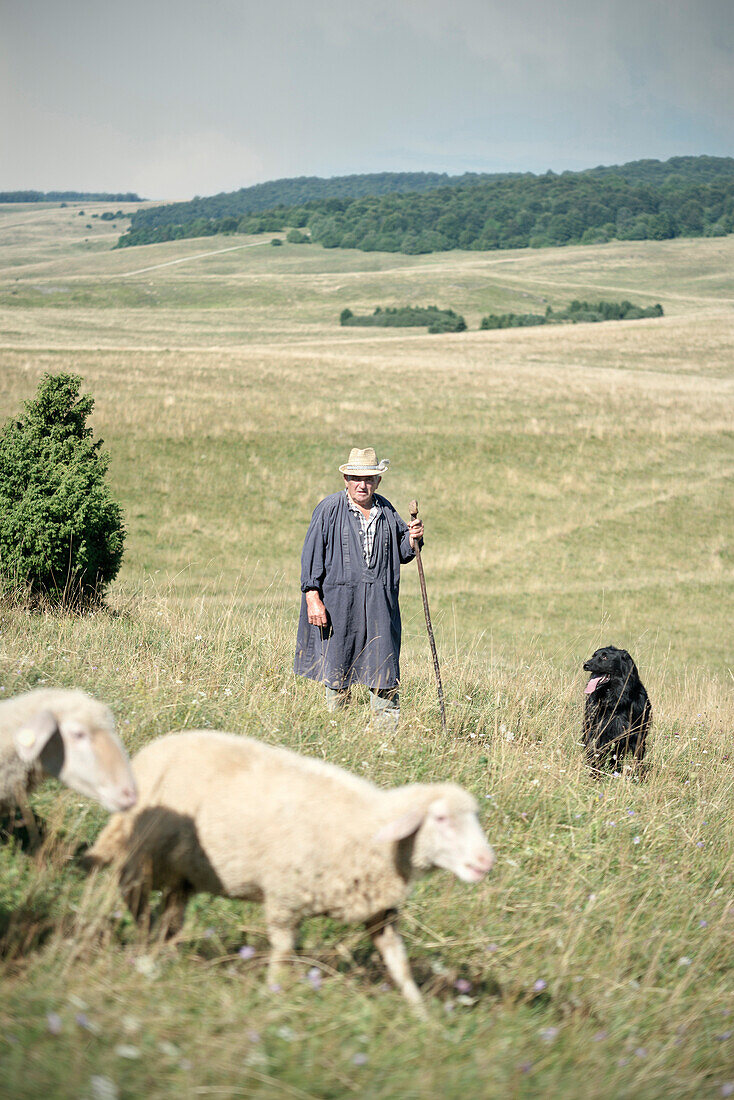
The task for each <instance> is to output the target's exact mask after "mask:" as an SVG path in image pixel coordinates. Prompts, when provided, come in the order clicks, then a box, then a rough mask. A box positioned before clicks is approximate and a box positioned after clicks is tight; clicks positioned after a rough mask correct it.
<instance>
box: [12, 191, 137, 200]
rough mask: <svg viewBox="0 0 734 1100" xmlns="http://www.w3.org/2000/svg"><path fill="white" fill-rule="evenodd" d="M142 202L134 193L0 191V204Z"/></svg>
mask: <svg viewBox="0 0 734 1100" xmlns="http://www.w3.org/2000/svg"><path fill="white" fill-rule="evenodd" d="M80 201H82V202H143V201H144V200H143V199H141V198H140V195H137V194H136V193H135V192H134V191H125V192H123V191H120V192H119V193H118V192H109V191H0V202H80Z"/></svg>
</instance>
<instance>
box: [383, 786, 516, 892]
mask: <svg viewBox="0 0 734 1100" xmlns="http://www.w3.org/2000/svg"><path fill="white" fill-rule="evenodd" d="M411 836H414V837H415V839H414V843H413V852H412V856H411V864H412V866H413V868H414V869H415V870H416V871H430V870H431V869H432V868H434V867H443V868H444V869H445V870H447V871H452V872H453V874H455V875H456V877H457V878H459V879H461V881H462V882H479V881H480V880H481V879H483V878H484V876H485V875H486V874H487V872H488V871H490V870H491V869H492V867H493V865H494V852H493V851H492V848H491V847H490V845H489V843H488V841H487V838H486V836H485V835H484V832H483V831H482V827H481V825H480V824H479V817H478V814H477V805H476V802H475V801H474V799H473V798H472V796H471V795H470V794H468V793H467V792H466V791H464V790H462V788H461V787H454V786H450V787H448V788H445V787H444V788H441V789H440V790H437V791H436V797H435V798H433V799H430V800H426V799H425V798H424V799H423V804H422V805H416V807H415V809H410V810H408V811H407V812H406V813H404V814H403V815H401V816H400V817H399V818H396V819H395V820H393V821H391V822H389V823H388V824H387V825H385V826H383V828H381V829H380V830H379V832H378V833H377V836H376V838H375V839H376V840H378V841H391V840H392V841H399V840H403V839H407V838H408V837H411Z"/></svg>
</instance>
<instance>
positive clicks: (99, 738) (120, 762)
mask: <svg viewBox="0 0 734 1100" xmlns="http://www.w3.org/2000/svg"><path fill="white" fill-rule="evenodd" d="M74 695H75V696H77V698H76V699H74V701H73V703H74V704H75V705H69V706H68V707H67V706H65V705H64V703H65V702H66V701H67V700H64V699H61V700H60V701H59V703H58V704H57V705H54V704H53V703H52V704H51V705H50V706H41V707H40V709H38V710H37V711H35V713H33V714H32V715H31V716H30V717H29V718H27V719H26V721H25V722H23V724H22V725H21V726H20V727H19V728H18V729H16V730H15V733H14V735H13V741H14V744H15V750H16V752H17V753H18V756H19V757H20V758H21V760H22V761H23V762H24V763H25V764H38V765H40V767H41V768H42V770H43V771H44V772H45V773H46V774H47V775H52V776H54V777H55V778H56V779H60V780H61V782H62V783H65V784H66V785H67V787H71V788H72V790H75V791H78V792H79V794H84V795H87V796H88V797H89V798H94V799H96V801H97V802H100V803H101V804H102V805H103V806H104V808H105V809H106V810H110V812H113V813H114V812H116V811H120V810H127V809H130V807H131V806H134V805H135V802H136V800H137V791H136V786H135V779H134V778H133V774H132V771H131V768H130V761H129V760H128V757H127V753H126V752H125V749H124V748H123V746H122V744H121V742H120V740H119V738H118V737H117V735H116V734H115V732H114V720H113V718H112V714H111V712H110V711H109V709H108V708H107V707H105V706H103V704H101V703H98V702H97V701H96V700H93V699H91V698H90V697H88V696H87V697H86V698H85V705H84V707H83V708H80V707H79V706H78V695H77V693H74ZM69 702H71V701H70V700H69Z"/></svg>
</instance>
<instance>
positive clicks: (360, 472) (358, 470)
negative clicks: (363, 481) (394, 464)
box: [339, 458, 390, 477]
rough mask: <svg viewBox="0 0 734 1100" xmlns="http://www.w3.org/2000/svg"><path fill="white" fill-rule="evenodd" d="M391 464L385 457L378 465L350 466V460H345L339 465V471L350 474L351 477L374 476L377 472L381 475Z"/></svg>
mask: <svg viewBox="0 0 734 1100" xmlns="http://www.w3.org/2000/svg"><path fill="white" fill-rule="evenodd" d="M389 465H390V463H389V461H388V459H386V458H383V459H382V461H381V462H380V464H379V465H378V466H350V464H349V463H348V462H345V463H344V465H343V466H340V467H339V473H340V474H348V475H350V476H351V477H360V476H362V477H374V476H375V474H377V475H378V476H381V475H382V474H384V473H385V471H386V470H387V468H388V467H389Z"/></svg>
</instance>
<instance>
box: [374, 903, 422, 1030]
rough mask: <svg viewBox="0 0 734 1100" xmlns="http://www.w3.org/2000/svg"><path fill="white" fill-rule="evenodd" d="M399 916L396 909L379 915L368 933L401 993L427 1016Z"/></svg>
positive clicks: (419, 1012)
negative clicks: (406, 947)
mask: <svg viewBox="0 0 734 1100" xmlns="http://www.w3.org/2000/svg"><path fill="white" fill-rule="evenodd" d="M397 920H398V914H397V910H396V909H389V910H388V911H387V912H385V913H379V914H378V915H377V916H376V917H372V919H371V920H369V921H368V922H367V931H368V932H369V934H370V936H371V938H372V942H373V943H374V945H375V947H376V948H377V950H378V951H379V952H380V955H381V956H382V960H383V962H384V963H385V966H386V967H387V972H388V974H389V975H390V977H391V978H392V980H393V981H394V982H395V984H396V985H397V987H398V989H399V990H400V992H401V993H402V994H403V996H404V997H405V998H406V1000H408V1001H409V1002H410V1004H411V1006H412V1007H413V1009H414V1010H415V1011H416V1012H417V1013H418V1015H419V1016H421V1017H424V1018H425V1016H426V1010H425V1006H424V1004H423V998H422V997H421V993H420V990H419V989H418V986H417V985H416V984H415V982H414V981H413V975H412V974H411V972H410V963H409V962H408V956H407V954H406V951H405V944H404V943H403V940H402V938H401V936H400V933H399V932H398V930H397Z"/></svg>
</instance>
